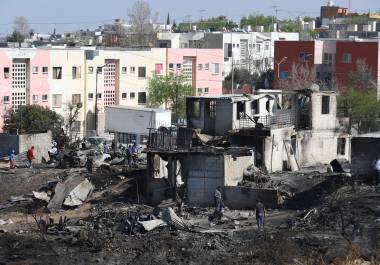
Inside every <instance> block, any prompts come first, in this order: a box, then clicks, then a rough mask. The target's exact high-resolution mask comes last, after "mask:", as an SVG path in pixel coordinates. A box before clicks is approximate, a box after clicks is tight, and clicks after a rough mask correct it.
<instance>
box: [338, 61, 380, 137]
mask: <svg viewBox="0 0 380 265" xmlns="http://www.w3.org/2000/svg"><path fill="white" fill-rule="evenodd" d="M338 109H339V110H340V112H342V113H343V114H344V115H345V116H347V117H349V118H350V123H351V126H352V127H353V128H356V130H357V131H358V132H359V133H367V132H370V131H375V130H378V129H379V122H378V118H379V116H380V102H379V100H378V97H377V91H376V83H375V82H374V80H373V78H372V74H371V70H370V69H369V67H368V65H367V64H366V62H365V60H363V59H358V60H357V61H356V69H355V71H351V72H350V73H349V75H348V80H347V87H346V89H345V90H343V91H342V95H341V96H340V97H339V100H338Z"/></svg>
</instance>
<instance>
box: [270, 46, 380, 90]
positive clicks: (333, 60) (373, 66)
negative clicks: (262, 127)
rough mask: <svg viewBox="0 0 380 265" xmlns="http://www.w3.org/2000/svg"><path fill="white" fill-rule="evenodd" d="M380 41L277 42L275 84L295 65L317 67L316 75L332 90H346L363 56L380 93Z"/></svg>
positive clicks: (285, 77)
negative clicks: (351, 75)
mask: <svg viewBox="0 0 380 265" xmlns="http://www.w3.org/2000/svg"><path fill="white" fill-rule="evenodd" d="M379 51H380V41H379V40H330V39H327V40H315V41H277V42H276V44H275V53H274V54H275V55H274V56H275V64H276V65H275V71H274V72H275V75H274V79H275V84H277V86H279V83H280V82H279V81H280V80H286V79H287V78H289V76H290V75H291V71H292V68H293V65H301V66H308V67H310V68H314V69H315V74H316V78H317V79H318V80H319V81H321V82H322V83H324V84H325V85H326V87H327V88H330V89H344V88H345V86H346V85H347V79H348V76H349V74H350V72H351V71H354V70H355V69H356V62H357V61H358V60H359V59H362V60H365V62H366V64H367V65H368V68H369V69H370V71H371V74H372V78H373V79H374V81H375V82H376V84H377V91H378V94H379V93H380V72H379V69H380V53H379Z"/></svg>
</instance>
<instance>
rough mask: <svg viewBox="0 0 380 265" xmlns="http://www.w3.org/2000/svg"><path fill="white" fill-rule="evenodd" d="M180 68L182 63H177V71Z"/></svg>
mask: <svg viewBox="0 0 380 265" xmlns="http://www.w3.org/2000/svg"><path fill="white" fill-rule="evenodd" d="M181 68H182V64H180V63H177V71H181Z"/></svg>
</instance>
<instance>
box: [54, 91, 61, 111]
mask: <svg viewBox="0 0 380 265" xmlns="http://www.w3.org/2000/svg"><path fill="white" fill-rule="evenodd" d="M61 107H62V95H61V94H53V108H61Z"/></svg>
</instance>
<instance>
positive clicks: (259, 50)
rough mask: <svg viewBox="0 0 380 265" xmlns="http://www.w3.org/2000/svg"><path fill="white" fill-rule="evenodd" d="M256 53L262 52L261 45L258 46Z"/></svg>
mask: <svg viewBox="0 0 380 265" xmlns="http://www.w3.org/2000/svg"><path fill="white" fill-rule="evenodd" d="M256 52H261V45H260V44H256Z"/></svg>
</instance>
